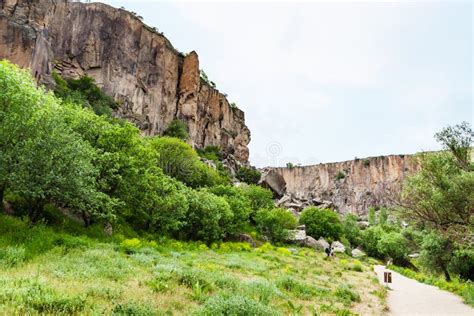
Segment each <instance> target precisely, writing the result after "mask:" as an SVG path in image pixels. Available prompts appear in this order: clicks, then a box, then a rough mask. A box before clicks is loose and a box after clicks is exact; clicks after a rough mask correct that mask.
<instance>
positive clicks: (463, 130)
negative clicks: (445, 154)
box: [435, 122, 474, 171]
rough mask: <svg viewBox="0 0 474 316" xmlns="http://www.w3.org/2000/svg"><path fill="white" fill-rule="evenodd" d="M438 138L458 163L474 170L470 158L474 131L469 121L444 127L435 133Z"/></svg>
mask: <svg viewBox="0 0 474 316" xmlns="http://www.w3.org/2000/svg"><path fill="white" fill-rule="evenodd" d="M435 138H436V140H437V141H438V142H439V143H441V144H442V145H443V147H444V148H445V149H446V150H449V151H450V152H451V153H452V154H453V156H454V158H455V160H456V163H457V165H458V166H459V167H460V168H461V169H463V170H464V171H473V168H472V162H471V158H470V153H471V150H472V149H471V146H472V142H473V139H474V131H473V130H472V128H471V126H470V125H469V123H467V122H462V123H461V124H458V125H455V126H448V127H445V128H443V129H442V130H441V131H440V132H439V133H436V134H435Z"/></svg>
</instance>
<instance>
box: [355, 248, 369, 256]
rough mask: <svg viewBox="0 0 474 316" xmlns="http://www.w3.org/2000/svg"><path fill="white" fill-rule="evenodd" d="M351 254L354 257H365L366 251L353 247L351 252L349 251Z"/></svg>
mask: <svg viewBox="0 0 474 316" xmlns="http://www.w3.org/2000/svg"><path fill="white" fill-rule="evenodd" d="M351 254H352V256H353V257H354V258H361V257H365V256H366V253H365V252H363V251H362V250H360V249H357V248H356V249H353V250H352V252H351Z"/></svg>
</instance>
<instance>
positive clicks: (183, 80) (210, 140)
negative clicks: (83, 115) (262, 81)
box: [0, 0, 250, 164]
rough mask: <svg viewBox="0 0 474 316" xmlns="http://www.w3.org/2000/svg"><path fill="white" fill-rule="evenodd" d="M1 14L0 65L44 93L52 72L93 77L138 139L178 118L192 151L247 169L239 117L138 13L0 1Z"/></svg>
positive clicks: (51, 0) (48, 0) (191, 57)
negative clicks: (212, 153)
mask: <svg viewBox="0 0 474 316" xmlns="http://www.w3.org/2000/svg"><path fill="white" fill-rule="evenodd" d="M0 9H1V11H0V59H4V58H5V59H8V60H10V61H12V62H13V63H16V64H18V65H20V66H21V67H25V68H30V69H31V73H32V74H33V75H34V76H35V78H36V79H37V80H38V82H40V83H42V84H45V85H46V86H48V87H51V86H52V85H53V84H54V82H53V80H52V77H51V75H52V73H53V71H56V72H57V73H59V74H61V75H62V76H63V77H72V78H78V77H81V76H84V75H88V76H91V77H93V78H94V79H95V81H96V83H97V84H98V85H99V86H100V87H101V88H102V89H103V90H104V91H105V92H106V93H107V94H109V95H110V96H112V97H114V99H115V100H116V101H117V102H118V103H119V104H120V108H119V109H118V110H117V111H116V113H115V115H116V116H118V117H122V118H125V119H128V120H130V121H131V122H133V123H134V124H135V125H137V126H138V127H139V128H140V129H141V130H142V131H143V134H145V135H157V134H161V133H162V132H163V131H164V130H165V129H166V128H167V127H168V125H169V123H170V122H171V121H172V120H174V119H176V118H178V119H181V120H183V121H185V122H186V124H187V125H188V129H189V135H190V137H189V140H188V141H189V143H191V144H192V145H193V146H194V147H196V148H203V147H205V146H208V145H217V146H220V147H221V149H222V151H223V152H224V153H225V154H226V155H228V156H233V157H235V158H236V160H237V161H239V162H241V163H244V164H246V163H248V156H249V151H248V148H247V145H248V143H249V142H250V131H249V129H248V128H247V126H246V125H245V117H244V113H243V112H242V111H241V110H239V109H236V108H235V107H231V106H230V104H229V102H228V100H227V98H226V96H225V95H224V94H223V93H220V92H219V91H218V90H217V89H215V88H213V87H211V86H210V85H209V84H208V83H207V82H205V81H203V80H201V79H200V74H199V59H198V55H197V54H196V53H195V52H191V53H189V54H186V55H184V54H182V53H180V52H179V51H177V50H176V49H175V48H174V47H173V46H172V45H171V43H170V42H169V41H168V39H167V38H166V37H164V36H163V34H161V33H159V32H158V31H156V29H154V28H151V27H149V26H147V25H145V24H144V23H143V22H142V21H141V20H140V18H139V17H137V16H136V15H135V14H133V13H130V12H128V11H126V10H123V9H116V8H113V7H111V6H108V5H105V4H101V3H91V4H85V3H80V2H68V1H66V0H41V1H26V0H0Z"/></svg>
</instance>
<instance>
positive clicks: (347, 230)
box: [342, 214, 361, 248]
mask: <svg viewBox="0 0 474 316" xmlns="http://www.w3.org/2000/svg"><path fill="white" fill-rule="evenodd" d="M342 234H343V235H344V236H345V237H346V238H347V240H348V241H349V243H350V244H351V247H352V248H355V247H357V246H359V245H360V242H361V236H360V235H361V231H360V228H359V225H357V216H355V215H354V214H347V215H346V217H344V220H343V221H342Z"/></svg>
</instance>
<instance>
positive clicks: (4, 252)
mask: <svg viewBox="0 0 474 316" xmlns="http://www.w3.org/2000/svg"><path fill="white" fill-rule="evenodd" d="M25 253H26V251H25V248H24V247H21V246H19V247H12V246H10V247H6V248H3V249H0V265H4V266H7V267H14V266H16V265H18V264H20V263H22V262H23V261H25V258H26V256H25Z"/></svg>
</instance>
